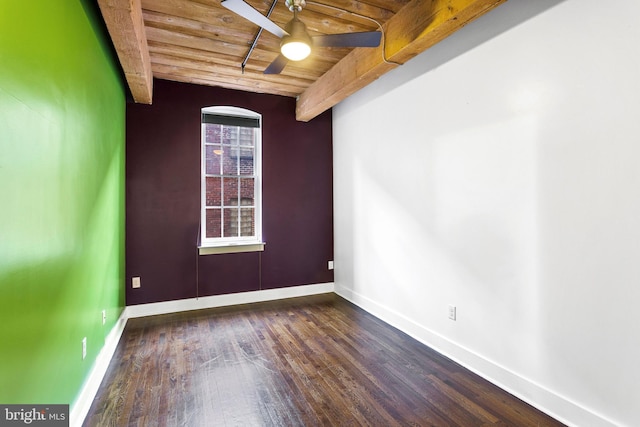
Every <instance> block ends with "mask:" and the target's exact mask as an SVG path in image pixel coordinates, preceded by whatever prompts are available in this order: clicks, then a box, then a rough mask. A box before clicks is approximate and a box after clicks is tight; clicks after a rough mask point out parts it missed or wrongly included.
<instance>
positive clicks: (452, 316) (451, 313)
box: [449, 305, 456, 320]
mask: <svg viewBox="0 0 640 427" xmlns="http://www.w3.org/2000/svg"><path fill="white" fill-rule="evenodd" d="M449 319H451V320H456V306H455V305H450V306H449Z"/></svg>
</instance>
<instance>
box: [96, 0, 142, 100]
mask: <svg viewBox="0 0 640 427" xmlns="http://www.w3.org/2000/svg"><path fill="white" fill-rule="evenodd" d="M98 5H99V6H100V12H101V13H102V17H103V19H104V22H105V23H106V25H107V29H108V30H109V35H110V36H111V40H112V41H113V44H114V46H115V48H116V51H117V52H118V59H119V60H120V64H121V65H122V69H123V71H124V75H125V78H126V80H127V84H128V85H129V89H130V90H131V95H132V96H133V99H134V101H135V102H138V103H142V104H151V101H152V97H153V74H152V72H151V60H150V58H149V49H148V48H147V37H146V35H145V29H144V21H143V18H142V6H141V4H140V0H98Z"/></svg>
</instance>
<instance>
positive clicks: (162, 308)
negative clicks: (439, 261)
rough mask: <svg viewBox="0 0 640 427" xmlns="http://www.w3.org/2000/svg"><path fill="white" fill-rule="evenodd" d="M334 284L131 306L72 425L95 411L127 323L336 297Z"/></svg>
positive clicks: (101, 357)
mask: <svg viewBox="0 0 640 427" xmlns="http://www.w3.org/2000/svg"><path fill="white" fill-rule="evenodd" d="M333 290H334V285H333V283H320V284H315V285H302V286H292V287H288V288H278V289H267V290H262V291H254V292H241V293H237V294H226V295H215V296H210V297H203V298H191V299H185V300H179V301H167V302H160V303H153V304H141V305H133V306H128V307H126V308H125V309H124V311H123V312H122V314H121V315H120V318H119V319H118V321H117V322H116V324H115V326H114V327H113V329H111V332H110V333H109V335H107V338H106V339H105V344H104V346H103V347H102V350H100V353H99V354H98V357H97V358H96V361H95V363H94V365H93V368H92V369H91V371H90V372H89V376H88V377H87V380H86V381H85V383H84V385H83V386H82V389H81V390H80V394H79V395H78V398H77V399H76V401H75V402H74V403H73V405H71V413H70V415H69V425H70V426H71V427H80V426H82V423H84V419H85V418H86V416H87V414H88V413H89V409H91V404H92V403H93V400H94V399H95V396H96V394H97V393H98V389H99V388H100V384H101V383H102V380H103V378H104V376H105V374H106V373H107V369H108V368H109V363H111V358H112V357H113V354H114V353H115V351H116V348H117V347H118V342H119V341H120V337H121V336H122V333H123V332H124V327H125V325H126V324H127V320H128V319H130V318H134V317H144V316H153V315H157V314H169V313H177V312H181V311H190V310H200V309H203V308H214V307H226V306H230V305H238V304H249V303H253V302H264V301H273V300H279V299H285V298H295V297H303V296H310V295H318V294H326V293H332V292H333Z"/></svg>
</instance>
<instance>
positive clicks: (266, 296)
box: [125, 282, 334, 319]
mask: <svg viewBox="0 0 640 427" xmlns="http://www.w3.org/2000/svg"><path fill="white" fill-rule="evenodd" d="M333 290H334V285H333V282H330V283H318V284H314V285H301V286H290V287H287V288H277V289H266V290H261V291H252V292H238V293H234V294H225V295H214V296H208V297H202V298H189V299H182V300H177V301H166V302H156V303H150V304H139V305H130V306H128V307H127V308H126V309H125V316H126V318H128V319H131V318H134V317H144V316H155V315H158V314H169V313H178V312H181V311H191V310H202V309H205V308H215V307H226V306H229V305H238V304H249V303H254V302H264V301H273V300H278V299H284V298H296V297H303V296H308V295H317V294H326V293H330V292H333Z"/></svg>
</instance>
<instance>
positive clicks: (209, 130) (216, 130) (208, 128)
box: [204, 124, 222, 144]
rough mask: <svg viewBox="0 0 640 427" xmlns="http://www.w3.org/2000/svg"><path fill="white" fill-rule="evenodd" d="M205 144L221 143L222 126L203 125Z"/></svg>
mask: <svg viewBox="0 0 640 427" xmlns="http://www.w3.org/2000/svg"><path fill="white" fill-rule="evenodd" d="M204 132H205V139H204V140H205V142H207V143H212V144H220V143H222V126H221V125H214V124H206V125H205V129H204Z"/></svg>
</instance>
